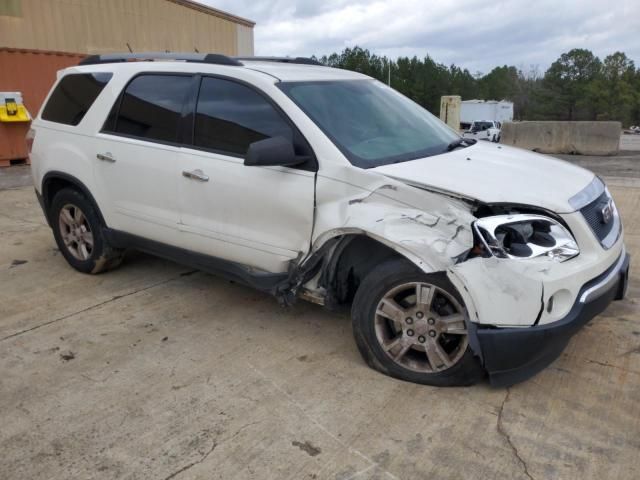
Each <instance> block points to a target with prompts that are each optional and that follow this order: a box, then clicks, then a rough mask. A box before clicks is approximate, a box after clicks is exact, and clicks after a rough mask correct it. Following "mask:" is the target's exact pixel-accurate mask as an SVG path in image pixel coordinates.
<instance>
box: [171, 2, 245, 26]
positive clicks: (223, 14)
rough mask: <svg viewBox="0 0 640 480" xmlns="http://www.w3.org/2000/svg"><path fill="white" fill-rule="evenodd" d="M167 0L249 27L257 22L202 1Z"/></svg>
mask: <svg viewBox="0 0 640 480" xmlns="http://www.w3.org/2000/svg"><path fill="white" fill-rule="evenodd" d="M167 1H168V2H172V3H176V4H178V5H181V6H183V7H187V8H193V9H194V10H198V11H199V12H202V13H207V14H209V15H214V16H216V17H220V18H224V19H225V20H229V21H231V22H235V23H240V24H242V25H246V26H247V27H254V26H255V24H256V22H254V21H252V20H248V19H246V18H242V17H238V16H237V15H233V14H231V13H227V12H223V11H222V10H218V9H217V8H213V7H210V6H208V5H203V4H202V3H200V2H193V1H191V0H167Z"/></svg>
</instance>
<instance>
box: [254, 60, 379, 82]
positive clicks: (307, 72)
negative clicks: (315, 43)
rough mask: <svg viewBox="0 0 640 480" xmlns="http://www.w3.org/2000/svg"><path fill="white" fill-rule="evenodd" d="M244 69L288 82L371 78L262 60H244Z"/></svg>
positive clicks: (334, 70)
mask: <svg viewBox="0 0 640 480" xmlns="http://www.w3.org/2000/svg"><path fill="white" fill-rule="evenodd" d="M242 64H243V65H244V68H248V69H251V70H256V71H258V72H263V73H266V74H268V75H271V76H272V77H275V78H277V79H278V80H282V81H283V82H288V81H291V82H293V81H297V82H300V81H314V80H358V79H364V78H369V77H367V76H366V75H363V74H361V73H357V72H352V71H350V70H343V69H340V68H331V67H325V66H320V65H304V64H295V63H277V62H265V61H260V60H242Z"/></svg>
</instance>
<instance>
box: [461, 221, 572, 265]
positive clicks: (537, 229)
mask: <svg viewBox="0 0 640 480" xmlns="http://www.w3.org/2000/svg"><path fill="white" fill-rule="evenodd" d="M473 226H474V228H475V230H476V233H477V234H478V237H480V240H481V241H482V243H483V244H484V248H485V249H486V250H487V251H488V252H490V253H491V254H492V255H494V256H496V257H500V258H513V259H527V258H535V257H540V256H543V255H545V256H547V257H549V258H552V259H553V260H557V261H558V262H564V261H565V260H569V259H570V258H573V257H575V256H576V255H578V253H580V250H579V249H578V245H577V244H576V241H575V240H574V238H573V236H572V235H571V233H569V231H568V230H567V229H566V228H565V227H563V226H562V225H561V224H560V223H558V222H557V221H555V220H553V219H552V218H549V217H545V216H543V215H528V214H517V215H496V216H493V217H485V218H481V219H479V220H477V221H476V222H475V223H474V224H473Z"/></svg>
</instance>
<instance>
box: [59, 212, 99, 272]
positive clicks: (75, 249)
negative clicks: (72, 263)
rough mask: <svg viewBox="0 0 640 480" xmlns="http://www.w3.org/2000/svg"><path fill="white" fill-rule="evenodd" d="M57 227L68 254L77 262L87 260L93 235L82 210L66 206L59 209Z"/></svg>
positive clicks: (91, 248)
mask: <svg viewBox="0 0 640 480" xmlns="http://www.w3.org/2000/svg"><path fill="white" fill-rule="evenodd" d="M58 226H59V228H60V236H61V237H62V241H63V242H64V245H65V247H66V248H67V250H68V251H69V253H70V254H71V255H72V256H73V257H74V258H76V259H77V260H81V261H84V260H88V259H89V257H91V254H92V253H93V233H92V232H91V227H90V226H89V222H88V220H87V217H86V216H85V215H84V213H83V212H82V210H80V209H79V208H78V207H77V206H76V205H73V204H70V203H68V204H66V205H65V206H63V207H62V208H61V209H60V214H59V216H58Z"/></svg>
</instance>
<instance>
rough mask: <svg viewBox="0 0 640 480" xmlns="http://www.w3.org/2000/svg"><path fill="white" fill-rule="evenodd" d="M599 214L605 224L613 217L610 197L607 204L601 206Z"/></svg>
mask: <svg viewBox="0 0 640 480" xmlns="http://www.w3.org/2000/svg"><path fill="white" fill-rule="evenodd" d="M600 214H601V215H602V220H601V221H602V223H604V224H605V225H606V224H607V223H609V222H610V221H611V219H612V218H613V200H612V199H611V198H610V199H609V201H608V202H607V204H606V205H605V206H604V207H602V210H600Z"/></svg>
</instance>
